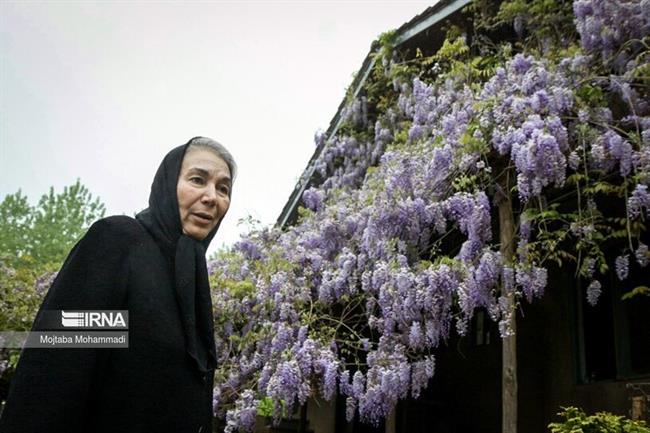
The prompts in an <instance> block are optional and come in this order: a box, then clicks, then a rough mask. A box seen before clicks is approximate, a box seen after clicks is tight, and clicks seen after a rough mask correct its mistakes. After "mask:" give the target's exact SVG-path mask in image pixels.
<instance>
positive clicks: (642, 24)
mask: <svg viewBox="0 0 650 433" xmlns="http://www.w3.org/2000/svg"><path fill="white" fill-rule="evenodd" d="M649 9H650V2H648V0H632V1H629V0H575V1H574V2H573V11H574V14H575V23H576V28H577V30H578V33H579V34H580V43H581V44H582V47H583V48H584V49H585V50H586V51H588V52H592V53H598V54H600V56H601V57H602V59H603V61H609V60H611V59H612V57H614V56H615V55H617V54H618V56H619V57H620V58H619V59H614V60H618V61H619V62H622V61H625V60H627V56H625V53H624V52H622V51H621V48H624V46H625V44H627V43H629V41H634V40H640V39H642V38H644V37H646V36H648V34H650V13H648V10H649Z"/></svg>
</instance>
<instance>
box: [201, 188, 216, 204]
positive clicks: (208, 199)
mask: <svg viewBox="0 0 650 433" xmlns="http://www.w3.org/2000/svg"><path fill="white" fill-rule="evenodd" d="M201 201H202V202H203V203H205V204H208V203H209V204H214V203H215V202H216V201H217V189H216V188H215V187H208V188H206V189H205V191H204V192H203V196H202V197H201Z"/></svg>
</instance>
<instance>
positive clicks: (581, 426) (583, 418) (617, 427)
mask: <svg viewBox="0 0 650 433" xmlns="http://www.w3.org/2000/svg"><path fill="white" fill-rule="evenodd" d="M558 415H560V416H561V417H563V418H564V420H563V421H562V422H557V423H551V424H549V425H548V427H549V429H550V430H551V432H552V433H650V428H648V427H647V426H646V424H645V422H643V421H632V420H630V419H627V418H625V417H622V416H617V415H614V414H611V413H608V412H598V413H596V414H594V415H587V414H585V412H584V411H583V410H582V409H578V408H576V407H566V408H562V412H560V413H558Z"/></svg>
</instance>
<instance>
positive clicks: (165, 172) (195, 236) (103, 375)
mask: <svg viewBox="0 0 650 433" xmlns="http://www.w3.org/2000/svg"><path fill="white" fill-rule="evenodd" d="M235 167H236V166H235V162H234V160H233V158H232V156H231V155H230V153H229V152H228V151H227V150H226V149H225V148H224V147H223V146H221V145H220V144H219V143H217V142H215V141H214V140H211V139H208V138H204V137H196V138H193V139H191V140H190V141H189V142H188V143H187V144H185V145H183V146H179V147H177V148H175V149H173V150H172V151H170V152H169V153H168V154H167V156H165V158H164V160H163V161H162V163H161V165H160V167H159V168H158V171H157V173H156V176H155V178H154V181H153V184H152V187H151V195H150V196H149V208H148V209H146V210H144V211H142V212H140V213H139V214H138V215H137V216H136V218H135V219H133V218H129V217H127V216H112V217H108V218H104V219H102V220H100V221H97V222H96V223H95V224H93V225H92V227H90V229H89V230H88V232H87V233H86V235H85V236H84V237H83V238H82V239H81V240H80V241H79V243H77V245H76V246H75V247H74V248H73V250H72V251H71V252H70V255H69V256H68V258H67V259H66V261H65V263H64V265H63V267H62V269H61V271H60V272H59V274H58V276H57V278H56V280H55V281H54V283H53V284H52V287H51V288H50V290H49V292H48V294H47V296H46V298H45V300H44V302H43V305H42V306H41V310H40V312H39V314H38V316H37V319H36V321H35V324H34V330H39V329H43V326H42V323H41V322H42V314H41V313H42V311H45V310H68V309H69V310H128V312H129V331H128V332H129V347H128V349H101V348H99V349H89V348H57V349H40V348H38V349H36V348H32V349H25V350H24V351H23V353H22V356H21V359H20V362H19V364H18V367H17V370H16V374H15V376H14V379H13V381H12V388H11V390H10V393H9V397H8V399H7V404H6V407H5V409H4V411H3V414H2V417H1V418H0V432H2V433H13V432H20V433H29V432H39V433H42V432H66V433H72V432H83V433H93V432H115V433H118V432H119V433H128V432H134V433H135V432H138V433H148V432H152V433H153V432H156V433H161V432H177V433H182V432H192V433H197V432H202V433H205V432H209V431H211V429H212V423H211V421H212V387H213V371H214V369H215V366H216V362H217V360H216V353H215V343H214V335H213V321H212V302H211V299H210V291H209V285H208V274H207V269H206V263H205V252H206V248H207V247H208V245H209V243H210V241H211V240H212V238H213V237H214V235H215V233H216V232H217V229H218V228H219V224H220V223H221V220H222V218H223V216H224V215H225V214H226V212H227V211H228V207H229V205H230V196H231V187H232V180H233V177H234V175H235Z"/></svg>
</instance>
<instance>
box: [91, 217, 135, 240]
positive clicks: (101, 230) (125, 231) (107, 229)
mask: <svg viewBox="0 0 650 433" xmlns="http://www.w3.org/2000/svg"><path fill="white" fill-rule="evenodd" d="M146 235H147V234H146V231H145V230H144V227H142V225H141V224H140V223H139V222H138V221H136V220H135V219H134V218H131V217H129V216H126V215H112V216H109V217H105V218H102V219H99V220H97V221H95V222H94V223H93V224H92V225H91V226H90V228H89V229H88V232H87V233H86V236H85V237H87V238H88V237H89V238H91V239H97V240H103V241H109V242H117V243H120V244H127V245H128V244H133V243H138V242H139V241H141V240H142V239H143V238H145V237H146Z"/></svg>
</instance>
